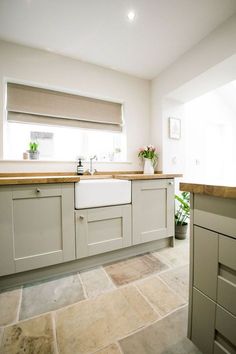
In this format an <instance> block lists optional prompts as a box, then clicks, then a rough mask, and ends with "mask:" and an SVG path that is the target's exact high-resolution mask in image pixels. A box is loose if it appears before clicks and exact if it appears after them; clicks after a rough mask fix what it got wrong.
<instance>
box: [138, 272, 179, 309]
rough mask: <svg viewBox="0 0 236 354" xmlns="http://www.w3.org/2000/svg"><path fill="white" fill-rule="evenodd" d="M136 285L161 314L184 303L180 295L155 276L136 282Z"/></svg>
mask: <svg viewBox="0 0 236 354" xmlns="http://www.w3.org/2000/svg"><path fill="white" fill-rule="evenodd" d="M137 287H138V289H139V290H140V291H141V293H142V294H143V295H144V296H145V297H146V298H147V299H148V301H149V302H150V303H151V304H152V305H153V306H154V307H155V308H156V309H157V311H158V313H160V314H161V315H162V316H164V315H167V314H168V313H169V312H171V311H173V310H175V309H177V308H178V307H180V306H181V305H184V304H185V301H184V300H183V299H182V298H181V297H179V296H178V295H176V294H175V293H174V292H173V291H172V290H170V288H169V287H168V286H167V285H165V284H164V283H163V282H162V281H161V280H160V279H158V278H157V277H155V276H154V277H151V278H148V279H146V280H144V281H142V282H140V283H138V284H137Z"/></svg>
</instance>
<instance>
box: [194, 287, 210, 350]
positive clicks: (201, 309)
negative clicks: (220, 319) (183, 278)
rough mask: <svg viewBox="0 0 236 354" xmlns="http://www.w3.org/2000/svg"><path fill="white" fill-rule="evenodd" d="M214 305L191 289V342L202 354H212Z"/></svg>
mask: <svg viewBox="0 0 236 354" xmlns="http://www.w3.org/2000/svg"><path fill="white" fill-rule="evenodd" d="M215 310H216V305H215V303H214V302H213V301H211V300H210V299H209V298H208V297H206V296H205V295H203V294H202V293H200V292H199V291H198V290H196V289H195V288H194V289H193V302H192V329H191V340H192V341H193V343H194V344H195V345H196V346H197V347H198V348H199V349H200V350H201V351H202V352H203V353H204V354H212V353H213V342H214V334H215Z"/></svg>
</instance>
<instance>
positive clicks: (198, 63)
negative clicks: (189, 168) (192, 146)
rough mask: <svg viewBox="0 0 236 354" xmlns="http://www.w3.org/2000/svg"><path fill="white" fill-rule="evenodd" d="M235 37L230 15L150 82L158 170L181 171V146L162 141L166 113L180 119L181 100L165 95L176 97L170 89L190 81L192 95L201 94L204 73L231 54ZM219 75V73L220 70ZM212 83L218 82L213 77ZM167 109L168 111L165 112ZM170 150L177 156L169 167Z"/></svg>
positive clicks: (234, 23) (235, 18) (235, 27)
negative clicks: (158, 159) (169, 98)
mask: <svg viewBox="0 0 236 354" xmlns="http://www.w3.org/2000/svg"><path fill="white" fill-rule="evenodd" d="M235 38H236V16H233V17H231V18H230V19H229V20H228V21H227V22H225V23H224V24H223V25H221V26H219V27H218V28H217V29H216V30H215V31H213V32H212V33H211V34H210V35H209V36H207V37H206V38H205V39H203V40H202V41H200V42H199V43H198V44H197V45H196V46H195V47H193V48H192V49H191V50H190V51H188V52H187V53H185V54H184V55H183V56H182V57H181V58H180V59H179V60H177V61H176V62H175V63H174V64H172V65H171V66H170V67H169V68H167V69H166V70H165V71H163V72H162V73H161V74H160V75H159V76H157V77H156V78H155V79H154V80H153V81H152V91H151V94H152V100H151V103H152V106H151V141H152V143H153V144H156V145H157V146H158V147H159V150H160V155H161V156H160V163H159V169H162V170H163V172H167V171H169V170H171V171H173V168H175V170H176V171H178V172H181V169H182V168H183V154H184V150H183V149H184V146H180V141H177V140H176V141H170V140H168V141H166V139H168V138H167V136H166V131H167V129H168V119H167V115H166V114H172V116H174V117H177V118H181V119H182V120H183V122H184V119H185V118H184V111H183V106H182V104H183V102H181V101H179V102H178V100H176V101H175V104H174V105H173V102H172V101H171V100H170V101H168V100H166V99H167V98H168V97H172V98H179V96H178V95H176V96H175V95H174V94H173V92H174V91H175V90H177V89H179V88H181V87H182V86H184V85H186V84H187V83H188V82H191V83H192V86H191V87H192V88H193V87H194V86H195V88H196V87H197V89H195V95H196V96H197V95H200V94H202V93H203V91H202V87H203V86H204V85H205V87H206V86H207V87H208V85H206V83H205V80H206V77H207V76H206V75H205V74H206V73H207V72H208V71H209V70H212V68H213V67H215V66H217V65H219V63H222V62H223V61H225V60H226V59H228V58H230V57H232V56H234V55H235V53H236V40H235ZM233 69H234V73H232V72H231V74H232V77H231V78H230V77H229V76H228V80H230V79H231V80H233V79H234V77H233V76H234V75H235V74H236V66H235V65H234V68H233ZM227 74H228V73H227ZM219 75H221V76H222V72H221V73H219ZM199 78H200V79H199ZM195 80H196V81H195ZM215 83H218V82H217V80H216V82H215ZM211 89H213V87H211ZM168 106H169V107H168ZM168 110H170V111H169V112H168ZM174 151H176V155H177V156H176V157H177V160H176V164H175V166H173V160H172V156H173V152H174ZM182 172H183V170H182Z"/></svg>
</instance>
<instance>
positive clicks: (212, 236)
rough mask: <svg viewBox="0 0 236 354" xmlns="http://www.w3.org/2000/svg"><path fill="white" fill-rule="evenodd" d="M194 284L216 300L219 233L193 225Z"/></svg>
mask: <svg viewBox="0 0 236 354" xmlns="http://www.w3.org/2000/svg"><path fill="white" fill-rule="evenodd" d="M193 243H194V252H193V284H194V286H195V287H196V288H197V289H199V290H200V291H202V292H203V293H204V294H205V295H207V296H209V297H210V298H211V299H212V300H214V301H216V292H217V275H218V234H217V233H216V232H213V231H210V230H207V229H204V228H202V227H199V226H196V225H194V227H193Z"/></svg>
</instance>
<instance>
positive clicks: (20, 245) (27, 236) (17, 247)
mask: <svg viewBox="0 0 236 354" xmlns="http://www.w3.org/2000/svg"><path fill="white" fill-rule="evenodd" d="M45 203H46V204H45ZM49 210H50V213H49V212H48V211H49ZM61 212H62V210H61V197H60V196H57V197H51V198H47V200H46V201H45V199H44V198H35V199H29V198H27V199H17V200H13V220H14V251H15V258H16V259H18V258H23V257H29V256H33V255H37V254H42V253H50V252H53V251H59V250H60V251H61V250H62V225H61Z"/></svg>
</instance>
